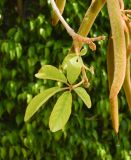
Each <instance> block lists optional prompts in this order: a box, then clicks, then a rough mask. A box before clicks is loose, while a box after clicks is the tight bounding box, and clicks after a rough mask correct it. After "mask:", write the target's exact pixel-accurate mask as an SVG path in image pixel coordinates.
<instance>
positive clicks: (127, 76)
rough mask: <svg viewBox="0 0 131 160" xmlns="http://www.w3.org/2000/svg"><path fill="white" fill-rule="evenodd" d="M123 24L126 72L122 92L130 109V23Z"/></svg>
mask: <svg viewBox="0 0 131 160" xmlns="http://www.w3.org/2000/svg"><path fill="white" fill-rule="evenodd" d="M125 26H126V27H127V28H126V29H125V39H126V49H127V53H126V56H127V58H126V74H125V80H124V83H123V88H124V92H125V95H126V99H127V103H128V107H129V109H130V111H131V78H130V56H131V55H130V54H131V53H130V45H131V30H130V25H129V23H128V22H126V23H125Z"/></svg>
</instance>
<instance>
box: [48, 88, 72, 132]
mask: <svg viewBox="0 0 131 160" xmlns="http://www.w3.org/2000/svg"><path fill="white" fill-rule="evenodd" d="M71 106H72V95H71V93H70V91H66V92H64V93H63V94H62V95H61V96H60V97H59V99H58V100H57V102H56V104H55V106H54V108H53V111H52V113H51V116H50V120H49V127H50V130H51V131H52V132H56V131H58V130H60V129H63V127H64V126H65V124H66V123H67V121H68V119H69V117H70V114H71Z"/></svg>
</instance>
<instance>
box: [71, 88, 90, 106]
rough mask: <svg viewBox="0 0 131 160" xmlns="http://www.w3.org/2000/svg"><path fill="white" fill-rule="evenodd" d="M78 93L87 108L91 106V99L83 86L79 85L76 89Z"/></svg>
mask: <svg viewBox="0 0 131 160" xmlns="http://www.w3.org/2000/svg"><path fill="white" fill-rule="evenodd" d="M74 91H75V92H76V93H77V95H78V96H79V97H80V98H81V99H82V100H83V102H84V103H85V105H86V106H87V108H91V99H90V96H89V94H88V93H87V92H86V90H85V89H84V88H82V87H77V88H75V89H74Z"/></svg>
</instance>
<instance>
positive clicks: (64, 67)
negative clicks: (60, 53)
mask: <svg viewBox="0 0 131 160" xmlns="http://www.w3.org/2000/svg"><path fill="white" fill-rule="evenodd" d="M74 57H78V56H76V54H75V53H71V54H68V55H67V56H66V57H65V58H64V60H63V63H62V67H63V69H66V68H67V63H68V62H69V60H70V59H72V58H74Z"/></svg>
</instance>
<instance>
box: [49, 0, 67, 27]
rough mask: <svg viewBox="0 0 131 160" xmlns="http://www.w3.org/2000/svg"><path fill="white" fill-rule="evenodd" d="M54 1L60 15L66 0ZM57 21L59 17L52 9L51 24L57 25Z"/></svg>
mask: <svg viewBox="0 0 131 160" xmlns="http://www.w3.org/2000/svg"><path fill="white" fill-rule="evenodd" d="M55 3H56V5H57V7H58V8H59V11H60V13H61V15H62V13H63V11H64V8H65V4H66V0H56V1H55ZM58 21H59V18H58V16H57V15H56V13H55V11H53V13H52V25H53V26H55V25H57V23H58Z"/></svg>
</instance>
